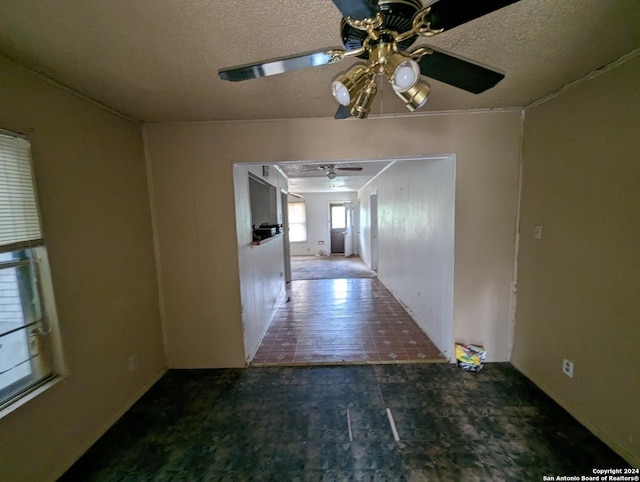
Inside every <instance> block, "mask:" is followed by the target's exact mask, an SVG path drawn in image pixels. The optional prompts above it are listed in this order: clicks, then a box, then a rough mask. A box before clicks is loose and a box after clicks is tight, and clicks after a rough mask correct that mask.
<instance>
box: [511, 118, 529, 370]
mask: <svg viewBox="0 0 640 482" xmlns="http://www.w3.org/2000/svg"><path fill="white" fill-rule="evenodd" d="M524 121H525V111H522V115H521V116H520V152H519V154H518V156H519V165H518V198H517V200H516V229H515V234H514V252H513V272H512V277H511V292H510V294H509V332H508V333H507V357H508V360H511V356H512V355H513V343H514V339H515V330H516V309H517V304H518V256H519V254H520V210H521V205H522V176H523V174H524V161H523V159H522V156H523V149H524Z"/></svg>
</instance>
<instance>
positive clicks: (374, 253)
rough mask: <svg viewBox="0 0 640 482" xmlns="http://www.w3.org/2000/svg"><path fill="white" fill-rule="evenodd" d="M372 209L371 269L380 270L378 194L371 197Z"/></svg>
mask: <svg viewBox="0 0 640 482" xmlns="http://www.w3.org/2000/svg"><path fill="white" fill-rule="evenodd" d="M369 200H370V209H371V269H372V270H374V271H377V270H378V193H377V192H376V193H372V194H371V196H370V197H369Z"/></svg>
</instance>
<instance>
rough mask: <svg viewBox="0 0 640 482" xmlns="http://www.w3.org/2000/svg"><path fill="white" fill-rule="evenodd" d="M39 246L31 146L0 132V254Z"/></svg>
mask: <svg viewBox="0 0 640 482" xmlns="http://www.w3.org/2000/svg"><path fill="white" fill-rule="evenodd" d="M38 244H42V233H41V231H40V219H39V216H38V206H37V202H36V195H35V190H34V187H33V173H32V171H31V144H30V143H29V141H27V140H25V139H21V138H18V137H12V136H9V135H5V134H3V133H2V132H0V250H2V251H6V250H7V248H8V249H15V248H16V247H20V246H35V245H38Z"/></svg>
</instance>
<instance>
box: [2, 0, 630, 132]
mask: <svg viewBox="0 0 640 482" xmlns="http://www.w3.org/2000/svg"><path fill="white" fill-rule="evenodd" d="M339 24H340V13H339V12H338V10H337V8H336V7H335V6H334V5H333V3H332V2H331V1H329V0H315V1H305V2H300V1H297V0H271V1H263V2H238V1H235V0H218V1H215V2H213V1H205V0H185V1H181V2H175V1H172V0H155V1H153V2H150V1H149V0H130V1H127V2H86V1H84V0H59V1H52V0H4V1H2V2H0V32H2V33H1V34H0V54H2V55H4V56H6V57H8V58H10V59H13V60H15V61H17V62H19V63H21V64H23V65H26V66H27V67H29V68H31V69H33V70H35V71H37V72H40V73H43V74H44V75H46V76H48V77H50V78H52V79H54V80H56V81H58V82H60V83H62V84H64V85H66V86H68V87H71V88H72V89H74V90H76V91H78V92H80V93H82V94H84V95H87V96H89V97H91V98H93V99H95V100H97V101H99V102H101V103H103V104H106V105H108V106H110V107H112V108H114V109H116V110H118V111H120V112H123V113H125V114H127V115H129V116H131V117H134V118H136V119H139V120H142V121H147V122H172V121H199V120H229V119H270V118H304V117H328V116H333V114H334V112H335V110H336V104H335V102H334V101H333V99H332V97H331V94H330V92H329V83H330V81H331V80H332V78H333V77H334V76H335V75H337V74H338V73H339V72H342V71H344V70H346V69H347V68H349V66H350V65H351V64H352V63H353V62H354V60H350V59H349V60H345V61H343V62H340V63H338V64H335V65H329V66H323V67H319V68H316V69H307V70H304V71H297V72H291V73H287V74H285V75H279V76H274V77H270V78H262V79H257V80H253V81H248V82H241V83H229V82H225V81H222V80H220V79H218V76H217V70H218V69H219V68H222V67H228V66H233V65H237V64H243V63H248V62H253V61H258V60H264V59H269V58H273V57H278V56H282V55H289V54H295V53H299V52H305V51H310V50H318V49H322V48H325V47H334V46H340V45H341V41H340V35H339ZM423 44H431V45H434V46H436V47H439V48H442V49H445V50H447V51H449V52H451V53H455V54H456V55H459V56H462V57H465V58H469V59H472V60H474V61H477V62H480V63H482V64H486V65H488V66H491V67H493V68H495V69H496V70H500V71H503V72H505V73H506V78H505V79H504V80H503V81H502V82H501V83H500V84H498V86H497V87H495V88H494V89H491V90H490V91H488V92H486V93H484V94H481V95H473V94H470V93H467V92H464V91H461V90H459V89H456V88H454V87H450V86H447V85H445V84H442V83H440V82H437V81H431V82H430V83H431V84H432V87H433V90H432V93H431V96H430V99H429V102H428V104H427V106H426V108H425V109H423V110H425V111H445V110H466V109H479V108H480V109H486V108H503V107H522V106H525V105H527V104H529V103H531V102H533V101H535V100H538V99H540V98H542V97H544V96H546V95H548V94H549V93H551V92H554V91H556V90H558V89H559V88H561V87H563V86H564V85H566V84H568V83H570V82H572V81H574V80H576V79H579V78H580V77H583V76H585V75H587V74H588V73H589V72H591V71H593V70H595V69H598V68H600V67H601V66H603V65H605V64H607V63H610V62H612V61H614V60H616V59H617V58H619V57H620V56H622V55H625V54H628V53H629V52H631V51H633V50H634V49H637V48H638V47H640V9H639V8H638V2H637V0H563V1H558V0H521V1H520V2H518V3H516V4H514V5H511V6H508V7H505V8H503V9H501V10H499V11H497V12H494V13H492V14H490V15H487V16H485V17H482V18H480V19H477V20H474V21H472V22H469V23H467V24H465V25H462V26H460V27H458V28H456V29H453V30H451V31H449V32H445V33H443V34H442V35H440V36H437V37H435V38H432V39H429V40H426V39H425V40H422V39H419V40H418V41H417V42H416V44H414V45H415V46H417V45H423ZM380 87H381V90H382V94H380V93H379V94H378V98H377V99H376V102H375V105H374V108H373V109H372V113H373V114H376V113H380V112H382V113H384V114H389V113H396V112H400V113H406V110H405V108H404V106H403V105H402V104H401V102H400V101H399V100H398V99H397V98H396V97H395V96H394V95H393V93H392V92H390V89H389V88H388V86H387V85H386V82H382V83H381V86H380Z"/></svg>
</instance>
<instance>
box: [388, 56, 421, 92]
mask: <svg viewBox="0 0 640 482" xmlns="http://www.w3.org/2000/svg"><path fill="white" fill-rule="evenodd" d="M419 77H420V69H419V67H418V65H417V64H416V63H415V62H414V61H412V60H407V61H406V62H402V63H401V64H400V65H399V66H398V68H396V70H395V71H394V72H393V78H392V79H391V83H392V84H393V88H394V89H395V90H397V91H398V92H406V91H407V90H409V89H410V88H411V87H413V86H414V85H415V84H416V82H417V81H418V78H419Z"/></svg>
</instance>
